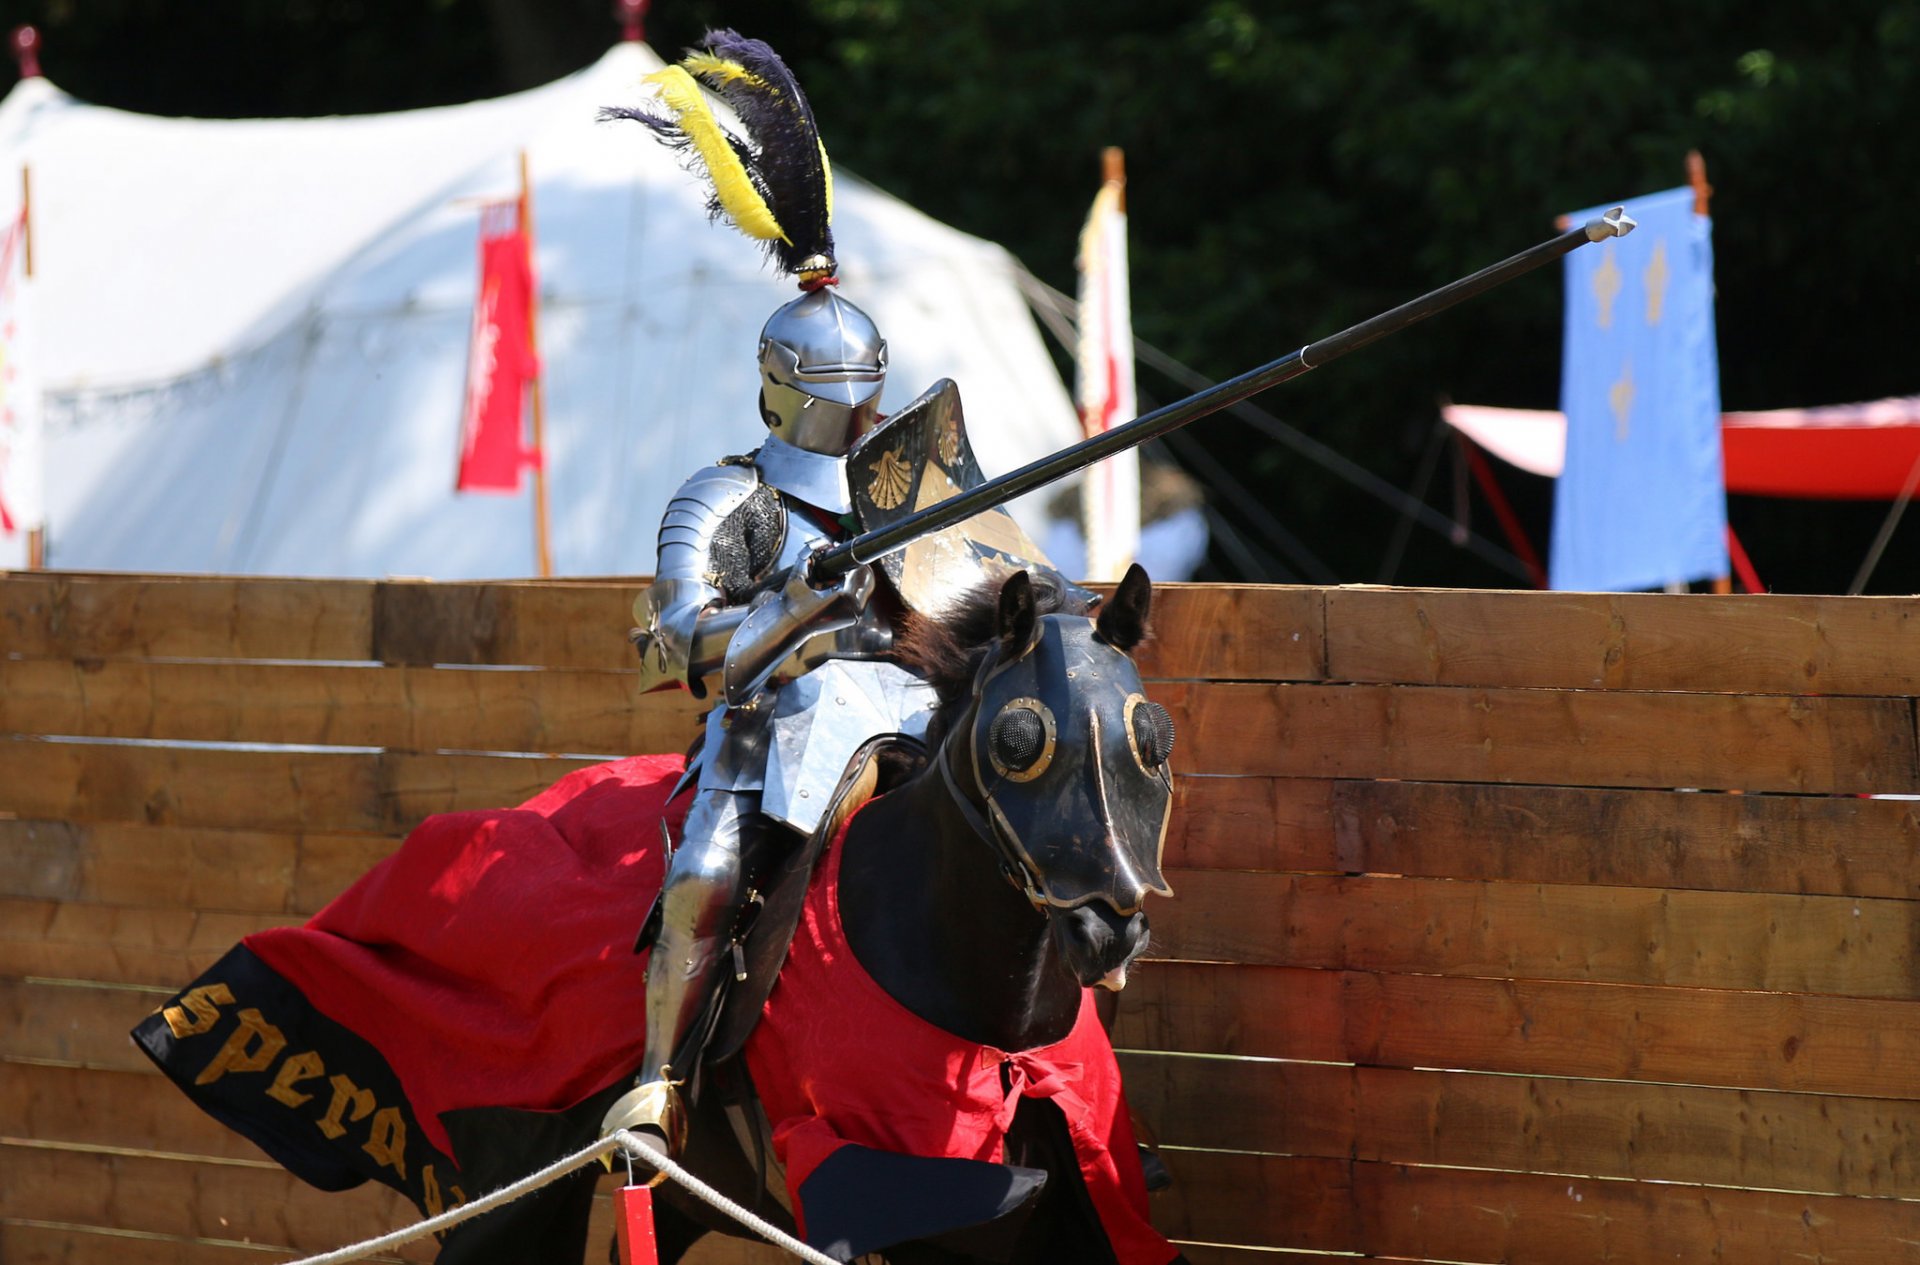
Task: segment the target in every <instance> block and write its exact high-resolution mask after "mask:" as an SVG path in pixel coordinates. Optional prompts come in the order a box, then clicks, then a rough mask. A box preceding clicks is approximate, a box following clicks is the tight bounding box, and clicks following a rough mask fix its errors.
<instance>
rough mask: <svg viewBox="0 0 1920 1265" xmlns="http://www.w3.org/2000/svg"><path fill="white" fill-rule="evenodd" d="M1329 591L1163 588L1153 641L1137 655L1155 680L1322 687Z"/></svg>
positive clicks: (1159, 587) (1157, 588)
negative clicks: (1316, 683) (1297, 683)
mask: <svg viewBox="0 0 1920 1265" xmlns="http://www.w3.org/2000/svg"><path fill="white" fill-rule="evenodd" d="M1325 592H1326V590H1323V589H1318V588H1311V587H1307V586H1304V585H1299V586H1296V585H1265V584H1262V585H1253V584H1156V585H1154V586H1153V638H1152V639H1151V640H1150V641H1148V642H1147V643H1146V645H1144V646H1143V647H1141V649H1140V650H1139V651H1138V652H1137V653H1136V654H1135V659H1136V660H1137V661H1138V662H1139V665H1140V673H1141V675H1142V676H1146V677H1149V678H1153V677H1161V678H1170V679H1194V678H1199V679H1208V680H1223V681H1318V680H1322V679H1324V678H1325V676H1326V648H1325V644H1324V640H1323V637H1322V630H1323V628H1324V624H1325V616H1324V614H1323V609H1322V607H1323V601H1324V596H1323V595H1324V593H1325Z"/></svg>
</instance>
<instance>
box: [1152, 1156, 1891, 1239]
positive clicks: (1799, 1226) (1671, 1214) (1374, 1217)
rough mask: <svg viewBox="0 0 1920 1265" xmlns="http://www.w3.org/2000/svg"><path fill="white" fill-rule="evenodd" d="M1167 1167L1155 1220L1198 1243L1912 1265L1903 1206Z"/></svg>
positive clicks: (1194, 1164)
mask: <svg viewBox="0 0 1920 1265" xmlns="http://www.w3.org/2000/svg"><path fill="white" fill-rule="evenodd" d="M1167 1157H1168V1159H1169V1162H1170V1163H1171V1164H1172V1166H1173V1169H1174V1173H1175V1183H1174V1186H1173V1189H1172V1190H1170V1191H1168V1192H1167V1193H1166V1194H1164V1195H1161V1196H1157V1197H1156V1200H1157V1202H1156V1204H1155V1221H1156V1223H1157V1224H1159V1225H1160V1227H1161V1229H1162V1230H1166V1231H1170V1232H1172V1233H1173V1234H1174V1235H1175V1237H1177V1238H1181V1239H1193V1240H1198V1241H1201V1242H1205V1243H1218V1244H1228V1245H1232V1244H1240V1245H1245V1246H1247V1247H1251V1248H1265V1249H1269V1250H1271V1249H1275V1248H1279V1249H1286V1250H1288V1251H1301V1250H1306V1251H1329V1250H1341V1249H1344V1250H1347V1251H1350V1252H1354V1253H1356V1254H1357V1255H1359V1256H1361V1257H1362V1258H1363V1259H1374V1258H1376V1257H1377V1258H1380V1259H1392V1260H1400V1261H1446V1262H1465V1261H1475V1262H1540V1261H1552V1262H1555V1265H1653V1262H1656V1261H1689V1262H1691V1261H1726V1262H1735V1261H1738V1262H1743V1263H1744V1262H1761V1261H1779V1262H1787V1261H1817V1262H1820V1263H1821V1265H1883V1263H1884V1265H1914V1263H1915V1262H1920V1236H1916V1234H1915V1232H1914V1230H1915V1210H1914V1206H1913V1204H1912V1203H1910V1202H1908V1201H1904V1200H1896V1199H1869V1198H1858V1197H1853V1196H1841V1195H1796V1194H1785V1193H1779V1192H1774V1191H1764V1190H1734V1189H1725V1188H1719V1187H1712V1186H1700V1185H1692V1184H1676V1183H1665V1182H1632V1181H1606V1180H1593V1179H1589V1178H1578V1177H1562V1176H1551V1177H1550V1176H1542V1175H1534V1174H1525V1173H1502V1172H1475V1171H1471V1170H1464V1169H1449V1168H1426V1167H1417V1166H1412V1165H1400V1164H1380V1163H1369V1162H1364V1161H1360V1162H1354V1163H1351V1164H1344V1165H1342V1164H1339V1163H1337V1162H1335V1161H1329V1160H1322V1159H1308V1158H1299V1157H1288V1156H1272V1155H1240V1154H1231V1153H1224V1152H1217V1151H1169V1152H1168V1153H1167ZM1302 1188H1312V1189H1315V1190H1318V1191H1320V1192H1322V1193H1323V1194H1324V1195H1325V1197H1326V1198H1327V1199H1328V1201H1329V1202H1330V1201H1331V1200H1332V1199H1333V1198H1336V1197H1337V1198H1340V1199H1347V1200H1350V1201H1351V1210H1350V1211H1348V1212H1347V1213H1346V1214H1345V1215H1346V1218H1347V1224H1349V1225H1350V1226H1351V1227H1352V1230H1351V1232H1350V1233H1348V1234H1345V1235H1335V1234H1332V1233H1330V1232H1329V1231H1330V1228H1331V1226H1332V1225H1333V1223H1334V1218H1333V1216H1331V1215H1323V1216H1321V1217H1317V1218H1316V1217H1311V1216H1308V1217H1303V1216H1301V1215H1300V1213H1299V1212H1298V1204H1299V1201H1300V1199H1301V1197H1302V1193H1303V1192H1302ZM1272 1193H1280V1194H1281V1195H1282V1196H1283V1198H1282V1199H1281V1200H1275V1199H1273V1198H1272ZM1330 1240H1332V1241H1330ZM1193 1259H1194V1260H1195V1262H1196V1263H1198V1262H1199V1261H1201V1260H1203V1259H1206V1260H1214V1259H1220V1260H1222V1261H1229V1262H1232V1265H1241V1261H1242V1260H1244V1259H1246V1258H1245V1257H1243V1256H1242V1255H1240V1254H1237V1253H1235V1254H1225V1255H1222V1256H1221V1257H1219V1258H1215V1257H1212V1256H1210V1255H1206V1254H1205V1253H1204V1252H1196V1253H1194V1254H1193Z"/></svg>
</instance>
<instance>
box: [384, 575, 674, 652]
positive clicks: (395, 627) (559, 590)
mask: <svg viewBox="0 0 1920 1265" xmlns="http://www.w3.org/2000/svg"><path fill="white" fill-rule="evenodd" d="M645 586H646V581H645V580H643V579H631V580H601V581H584V582H583V581H574V580H542V581H536V582H528V583H519V584H508V583H500V582H497V581H494V582H486V583H474V582H464V581H459V582H448V581H387V582H385V583H382V584H379V585H377V586H375V588H374V591H373V594H372V604H373V651H372V654H371V656H370V657H371V658H374V659H379V660H381V661H383V662H386V663H400V664H415V665H426V664H433V663H487V664H537V665H541V666H545V667H568V668H602V669H625V670H628V671H632V670H633V669H634V668H635V667H636V666H637V664H638V662H639V660H638V659H637V658H636V656H635V655H634V650H633V644H632V643H631V642H630V641H628V640H627V632H628V630H629V629H630V628H632V626H633V599H634V598H636V597H638V596H639V594H640V592H641V590H642V589H643V588H644V587H645Z"/></svg>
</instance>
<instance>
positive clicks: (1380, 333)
mask: <svg viewBox="0 0 1920 1265" xmlns="http://www.w3.org/2000/svg"><path fill="white" fill-rule="evenodd" d="M1633 228H1634V221H1633V217H1631V216H1629V215H1628V214H1627V212H1626V208H1625V207H1614V208H1613V209H1612V210H1610V211H1608V212H1606V213H1605V214H1604V215H1600V216H1597V217H1595V218H1594V219H1591V220H1588V221H1587V222H1586V223H1584V224H1579V225H1575V226H1574V227H1572V228H1569V229H1567V230H1566V231H1565V232H1563V233H1561V234H1559V235H1558V236H1556V237H1552V238H1549V239H1548V240H1546V241H1544V242H1541V243H1540V244H1539V245H1537V246H1533V247H1529V248H1528V249H1526V250H1523V251H1521V252H1520V253H1519V254H1517V255H1513V256H1510V257H1509V258H1506V259H1503V260H1501V261H1500V262H1499V263H1497V264H1492V265H1490V266H1488V267H1486V268H1482V269H1481V270H1480V271H1478V272H1476V273H1473V274H1471V275H1469V276H1465V277H1462V278H1460V279H1459V280H1458V281H1451V282H1448V283H1447V284H1446V285H1444V286H1441V287H1440V288H1439V289H1437V290H1434V291H1431V292H1429V293H1427V294H1423V295H1421V296H1420V297H1419V298H1417V299H1414V300H1412V301H1410V302H1407V303H1403V304H1401V305H1400V306H1399V307H1396V308H1393V309H1391V310H1390V311H1386V312H1382V313H1381V314H1380V315H1378V316H1374V317H1369V318H1368V319H1367V320H1364V321H1361V322H1360V323H1359V324H1357V325H1352V326H1349V327H1348V328H1346V329H1344V330H1341V331H1340V332H1339V333H1337V334H1334V335H1332V336H1330V337H1327V338H1323V339H1321V340H1320V341H1319V342H1316V343H1309V344H1307V345H1306V346H1305V347H1302V348H1300V349H1299V350H1298V351H1295V352H1290V353H1289V354H1287V355H1285V356H1282V357H1280V358H1279V359H1278V360H1274V361H1270V362H1269V363H1267V364H1264V365H1261V366H1260V367H1259V368H1257V369H1250V370H1248V371H1247V372H1246V373H1243V374H1241V375H1239V376H1238V377H1234V378H1229V379H1227V380H1226V381H1225V382H1217V383H1215V384H1214V385H1213V386H1210V387H1208V388H1207V389H1206V390H1204V391H1200V392H1197V393H1195V394H1193V395H1190V396H1188V397H1187V398H1185V399H1183V400H1175V401H1174V402H1173V403H1172V404H1168V405H1166V406H1164V407H1162V408H1158V409H1155V410H1154V411H1153V412H1151V413H1148V414H1147V415H1146V416H1144V417H1138V418H1135V419H1134V420H1133V421H1131V422H1128V423H1126V424H1125V425H1123V426H1116V427H1114V428H1113V429H1112V430H1110V431H1107V432H1105V433H1104V434H1100V435H1095V436H1092V437H1091V438H1088V439H1083V440H1081V441H1080V442H1079V443H1077V444H1073V445H1070V446H1069V447H1066V448H1063V449H1061V450H1060V451H1059V452H1056V453H1054V454H1052V455H1051V456H1047V457H1042V458H1040V459H1039V460H1038V461H1034V462H1030V463H1028V464H1027V465H1024V466H1021V467H1020V468H1019V469H1017V470H1014V471H1012V472H1010V473H1007V474H1003V475H1001V476H1000V477H999V478H997V479H989V480H987V481H986V482H985V483H982V484H980V485H979V486H978V487H974V488H968V489H967V490H966V491H964V492H961V493H958V494H957V495H954V496H950V497H948V498H947V499H946V500H944V501H941V502H939V503H938V504H935V505H929V506H927V507H926V508H925V509H922V510H916V511H915V512H914V513H911V514H909V515H907V516H906V517H905V518H902V519H900V520H898V521H897V522H894V523H890V524H888V525H887V526H885V527H881V528H876V529H875V530H873V531H870V532H866V533H864V534H862V535H859V536H855V537H854V538H853V539H852V540H848V541H843V542H842V543H840V544H837V545H832V546H829V547H828V548H826V549H823V550H821V551H820V552H818V553H816V554H814V555H813V557H812V558H811V559H810V560H809V562H808V565H807V582H808V583H809V584H812V585H813V586H815V587H816V588H818V587H821V586H823V585H826V584H830V583H832V582H834V581H835V580H838V579H839V578H840V577H841V576H843V575H845V574H846V573H847V572H848V571H850V570H852V569H853V568H854V567H856V566H858V565H860V564H861V563H868V562H877V561H878V560H879V559H881V558H884V557H886V556H887V555H888V554H890V553H894V552H896V551H898V550H901V549H904V548H906V547H907V546H908V545H910V544H912V543H913V542H914V541H916V540H919V539H920V538H921V537H923V536H930V535H932V534H933V533H935V532H938V531H944V530H946V529H947V528H949V527H952V526H954V525H956V524H958V523H962V522H965V521H966V520H967V519H969V518H972V517H973V516H974V515H975V514H978V513H981V512H983V511H985V510H989V509H992V508H994V507H995V506H997V505H1004V504H1005V503H1006V502H1008V501H1010V500H1012V499H1013V498H1015V497H1017V496H1021V495H1023V494H1025V493H1027V492H1031V491H1033V490H1034V489H1035V488H1038V487H1043V486H1045V485H1046V484H1048V483H1052V482H1054V481H1055V480H1056V479H1063V478H1065V477H1066V476H1067V475H1070V474H1072V473H1074V472H1075V471H1077V470H1084V469H1085V468H1086V467H1088V466H1090V465H1092V464H1093V463H1094V462H1096V461H1101V460H1104V459H1105V458H1107V457H1111V456H1112V455H1114V454H1115V453H1117V452H1124V451H1126V450H1127V449H1129V448H1133V447H1137V446H1138V445H1140V444H1144V443H1146V442H1147V441H1148V440H1150V439H1158V438H1159V437H1160V436H1162V435H1164V434H1167V433H1168V432H1169V431H1174V430H1178V429H1179V428H1180V427H1182V426H1185V425H1187V424H1188V423H1189V422H1194V421H1198V420H1199V419H1200V418H1202V417H1205V416H1207V415H1208V414H1210V413H1216V412H1218V411H1220V410H1221V409H1223V408H1227V407H1230V406H1231V405H1234V404H1238V403H1239V402H1240V401H1241V400H1244V399H1247V398H1248V397H1249V396H1253V395H1257V394H1259V393H1260V392H1262V391H1264V390H1266V389H1267V388H1268V387H1273V386H1278V385H1279V384H1280V383H1282V382H1286V381H1288V380H1289V379H1291V378H1297V377H1299V376H1300V375H1301V374H1304V373H1306V372H1307V371H1308V370H1310V369H1318V368H1320V367H1321V366H1322V365H1325V364H1327V363H1328V362H1330V361H1333V360H1337V359H1338V358H1340V357H1341V356H1344V355H1346V354H1347V353H1348V352H1351V351H1356V350H1358V349H1359V348H1361V347H1364V346H1366V345H1367V344H1368V343H1371V342H1375V341H1377V340H1379V339H1381V338H1384V337H1386V336H1387V335H1388V334H1395V333H1398V332H1399V331H1401V330H1403V329H1405V328H1407V326H1409V325H1412V324H1415V323H1416V322H1419V321H1423V320H1425V319H1426V318H1427V317H1429V316H1432V315H1433V314H1434V313H1436V312H1442V311H1445V310H1446V309H1447V308H1450V307H1453V306H1454V305H1455V304H1458V303H1461V302H1464V301H1465V300H1467V299H1470V298H1472V297H1474V296H1475V295H1477V294H1481V293H1484V292H1485V291H1487V290H1491V289H1492V288H1493V287H1495V286H1497V285H1500V284H1502V283H1503V282H1507V281H1511V280H1512V279H1513V278H1515V277H1518V276H1520V275H1521V274H1522V273H1527V272H1531V271H1533V270H1534V269H1535V268H1538V267H1540V266H1541V265H1542V264H1545V263H1549V262H1551V261H1552V260H1555V259H1558V258H1560V257H1561V256H1562V255H1565V254H1568V253H1569V252H1571V251H1574V250H1577V249H1578V248H1579V247H1581V246H1585V245H1587V244H1588V243H1589V242H1597V241H1603V240H1606V239H1608V238H1612V237H1624V236H1626V235H1627V234H1628V233H1630V232H1632V231H1633Z"/></svg>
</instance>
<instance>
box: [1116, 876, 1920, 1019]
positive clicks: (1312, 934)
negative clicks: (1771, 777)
mask: <svg viewBox="0 0 1920 1265" xmlns="http://www.w3.org/2000/svg"><path fill="white" fill-rule="evenodd" d="M1167 878H1168V881H1169V882H1170V883H1171V884H1172V885H1173V889H1174V892H1175V897H1174V898H1173V899H1171V900H1162V901H1157V902H1155V903H1153V904H1152V905H1150V906H1149V907H1148V914H1149V917H1150V919H1151V921H1152V924H1153V933H1154V935H1153V947H1152V949H1151V952H1152V953H1154V954H1155V955H1157V956H1160V957H1167V958H1186V959H1193V960H1199V961H1209V962H1247V963H1253V964H1261V965H1270V966H1311V967H1322V968H1330V969H1353V970H1363V971H1389V972H1399V971H1408V972H1423V973H1434V974H1443V975H1482V976H1494V977H1498V978H1512V979H1560V980H1584V981H1588V982H1595V983H1613V984H1663V985H1671V986H1678V987H1687V988H1733V989H1760V990H1766V991H1772V992H1789V993H1831V994H1836V995H1841V996H1849V997H1884V998H1920V954H1916V942H1917V941H1920V937H1916V935H1915V933H1914V926H1915V920H1914V908H1913V905H1912V903H1911V902H1909V901H1905V900H1886V899H1879V898H1867V897H1843V896H1800V895H1779V894H1772V893H1746V892H1700V891H1686V890H1668V889H1662V888H1643V887H1599V886H1584V885H1577V884H1550V883H1482V882H1470V881H1465V880H1454V879H1427V878H1403V877H1394V876H1377V875H1375V876H1363V877H1341V876H1329V875H1294V874H1249V873H1233V872H1228V871H1220V870H1176V871H1170V872H1169V873H1168V875H1167Z"/></svg>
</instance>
